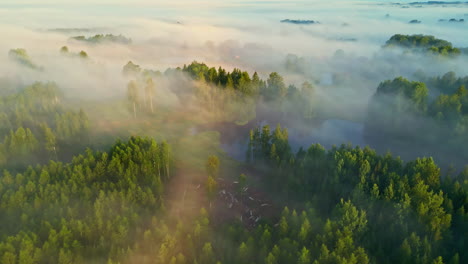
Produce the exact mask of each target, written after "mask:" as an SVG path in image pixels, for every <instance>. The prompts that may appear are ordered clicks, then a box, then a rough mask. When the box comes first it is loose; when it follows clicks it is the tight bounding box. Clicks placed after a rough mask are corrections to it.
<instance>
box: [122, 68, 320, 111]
mask: <svg viewBox="0 0 468 264" xmlns="http://www.w3.org/2000/svg"><path fill="white" fill-rule="evenodd" d="M123 74H124V75H126V76H128V77H131V78H132V80H131V81H130V82H129V84H128V87H127V91H128V92H127V96H128V101H129V106H130V107H129V108H130V111H131V112H132V113H133V114H134V116H137V113H138V112H139V111H140V109H150V111H151V113H153V112H154V110H153V105H152V104H153V103H152V102H153V98H154V94H155V92H154V91H155V85H154V84H155V82H158V81H162V80H161V77H165V78H167V79H170V80H171V81H173V80H174V79H176V78H178V79H184V75H183V74H187V75H188V76H189V77H190V78H191V79H193V80H195V81H196V82H195V83H192V84H190V83H177V84H178V85H179V86H181V85H182V86H186V87H185V89H181V88H180V87H172V88H173V89H174V90H173V91H174V92H175V93H176V94H177V96H179V97H182V98H181V101H184V102H185V104H186V105H190V103H196V104H197V105H199V106H203V107H204V108H206V110H207V111H209V112H210V113H212V114H213V113H214V114H217V115H221V116H224V117H225V118H227V119H228V120H236V119H237V120H238V119H246V116H247V117H248V118H252V117H253V116H255V112H256V110H257V108H258V105H259V104H260V105H262V106H264V105H267V106H268V107H269V110H271V111H274V112H278V113H281V114H289V115H290V116H294V117H299V118H304V119H312V118H314V117H316V111H317V109H316V107H314V104H315V103H316V101H314V99H315V96H314V95H315V90H314V87H313V85H312V84H310V83H309V82H304V83H303V84H302V85H301V87H299V88H298V87H296V86H295V85H289V86H287V85H286V84H285V81H284V79H283V77H282V76H281V75H279V74H278V73H276V72H273V73H271V74H270V75H269V76H268V79H267V80H266V81H265V80H262V79H260V77H259V74H258V73H257V72H255V73H253V74H252V76H250V75H249V73H248V72H246V71H241V70H240V69H237V68H235V69H233V70H232V72H228V71H227V70H225V69H223V68H221V67H219V68H218V69H216V68H214V67H211V68H210V67H208V66H207V65H206V64H204V63H199V62H196V61H195V62H192V63H191V64H189V65H184V67H183V68H176V69H167V70H166V71H165V72H164V74H162V73H161V72H155V71H150V70H146V69H145V70H144V69H142V68H141V67H140V66H139V65H136V64H134V63H133V62H131V61H130V62H128V63H127V64H126V65H125V66H124V67H123ZM171 81H170V82H171ZM141 94H143V95H144V96H141ZM187 94H189V95H195V98H196V100H197V101H196V102H192V101H191V98H192V97H191V96H187ZM187 101H188V102H187ZM146 112H147V111H146ZM226 116H227V117H226ZM248 118H247V119H248Z"/></svg>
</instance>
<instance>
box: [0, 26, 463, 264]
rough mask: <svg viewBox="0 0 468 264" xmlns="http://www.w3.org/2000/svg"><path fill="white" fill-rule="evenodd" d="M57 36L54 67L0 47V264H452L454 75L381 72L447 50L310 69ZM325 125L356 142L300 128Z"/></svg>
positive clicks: (458, 213) (439, 58) (110, 39)
mask: <svg viewBox="0 0 468 264" xmlns="http://www.w3.org/2000/svg"><path fill="white" fill-rule="evenodd" d="M304 21H305V22H307V21H308V20H289V21H286V22H288V23H293V24H304V23H303V22H304ZM182 26H183V25H182V23H180V22H178V21H177V22H171V27H174V28H176V27H177V28H181V27H182ZM282 26H288V25H282ZM299 26H300V25H299ZM299 26H297V27H299ZM316 26H317V27H318V26H321V24H320V23H317V25H316ZM347 26H349V24H347V25H346V27H347ZM289 27H292V26H291V25H289V26H288V28H289ZM314 27H315V26H314ZM343 27H345V25H343ZM301 30H304V29H303V28H302V29H301ZM56 31H57V30H56ZM58 31H59V32H58V33H60V31H64V32H62V33H67V34H69V33H73V34H78V33H77V32H94V31H96V30H81V29H79V28H76V29H74V30H71V32H70V31H68V30H65V29H64V30H58ZM58 33H57V32H55V33H54V34H58ZM92 34H95V33H92ZM132 37H133V36H132ZM63 39H65V38H63ZM136 41H137V42H138V39H136ZM160 41H161V39H158V38H155V39H151V40H148V42H156V43H160ZM454 43H455V42H454ZM56 44H57V46H56V47H54V49H53V50H52V51H51V52H50V53H49V54H46V55H45V56H49V57H53V58H54V59H56V60H57V61H58V62H57V64H52V65H51V64H47V63H45V61H41V58H42V59H43V58H44V57H40V56H35V55H34V52H38V51H37V50H36V49H31V53H28V51H29V50H30V49H28V51H27V50H26V49H24V48H18V49H11V50H10V51H9V52H8V53H5V55H8V56H7V57H8V58H9V60H10V61H11V62H12V64H11V67H12V68H15V67H16V68H18V69H20V72H22V73H24V75H25V76H26V77H25V78H20V77H18V78H16V79H15V78H14V77H12V75H8V74H6V75H5V77H1V76H0V222H1V223H2V225H0V263H1V264H46V263H60V264H72V263H77V264H81V263H83V264H84V263H91V264H93V263H107V264H117V263H119V264H126V263H128V264H133V263H142V264H145V263H148V264H149V263H161V264H167V263H170V264H189V263H190V264H192V263H193V264H238V263H241V264H244V263H245V264H247V263H256V264H262V263H265V264H280V263H298V264H367V263H384V264H386V263H388V264H390V263H405V264H406V263H408V264H410V263H415V264H425V263H429V264H443V263H445V264H461V263H467V262H468V247H467V243H468V241H467V238H468V212H467V211H468V166H466V165H468V162H467V161H468V151H467V150H466V147H465V146H467V145H468V136H467V135H468V90H467V88H466V87H468V76H465V77H463V74H461V75H460V73H459V72H460V71H455V70H454V71H445V68H442V67H441V68H442V69H444V71H443V72H440V71H439V72H438V74H433V71H429V70H426V71H424V70H425V69H422V70H419V68H418V70H415V71H414V72H408V73H407V74H400V73H401V72H402V71H403V70H402V71H398V70H395V68H392V67H391V66H389V65H391V62H392V61H394V60H396V61H398V60H399V59H403V58H404V60H405V61H404V62H406V60H413V59H414V58H424V59H427V60H431V62H440V63H441V64H442V63H446V62H449V64H450V63H452V62H454V61H456V62H459V61H457V60H461V58H464V57H463V56H464V55H463V53H462V50H463V49H459V48H456V47H454V46H453V45H452V43H450V42H448V41H445V40H442V39H438V38H435V37H433V36H430V35H401V34H397V35H393V36H392V37H391V38H390V39H389V40H388V41H387V42H386V43H385V45H384V46H380V45H381V44H382V43H380V45H379V46H378V51H377V55H375V56H374V57H373V58H370V59H367V58H362V57H359V56H357V59H356V57H352V56H353V55H349V54H346V53H345V52H344V51H343V50H337V51H336V52H335V53H334V55H332V56H331V57H330V61H332V62H330V64H327V66H326V67H325V66H324V68H327V67H328V68H331V69H332V70H329V69H326V70H324V71H328V70H329V71H330V72H327V73H329V74H317V75H314V74H310V72H311V70H310V69H308V67H309V66H308V65H310V63H312V64H313V63H317V64H318V65H319V66H318V67H321V66H322V65H321V64H320V63H321V62H323V61H325V60H326V58H320V59H317V61H316V62H315V61H313V60H312V59H309V60H307V59H305V58H304V57H301V56H296V55H293V54H288V55H286V60H283V59H282V60H281V61H282V62H284V64H285V65H281V67H277V65H275V66H274V67H271V68H273V69H279V70H277V71H274V70H271V71H270V70H268V71H267V70H264V69H263V68H262V67H258V68H259V70H258V71H255V70H252V69H255V67H256V65H253V66H252V67H251V68H246V69H245V70H244V69H242V68H243V67H241V66H242V63H241V56H238V55H235V56H233V57H234V58H235V61H236V62H237V61H239V62H238V63H237V64H236V63H233V65H239V66H235V67H234V66H232V65H228V66H217V67H213V66H211V65H210V66H209V65H208V64H205V63H203V62H199V61H193V62H191V63H189V64H184V65H183V63H184V62H190V61H191V60H192V59H190V60H184V61H183V62H182V63H180V67H177V66H174V65H173V63H167V61H164V60H161V62H157V61H156V60H155V61H154V62H153V61H151V63H147V61H146V63H141V62H140V61H138V59H139V60H141V61H145V60H144V58H142V57H145V56H151V54H150V53H151V52H147V53H146V54H144V55H142V56H136V55H135V54H136V53H138V51H141V50H143V48H142V46H143V44H141V43H138V44H134V43H133V41H132V39H130V38H127V37H125V36H123V35H114V34H96V35H94V36H93V35H91V36H90V37H85V36H76V37H71V38H70V35H66V40H65V41H61V42H57V43H56ZM65 44H66V45H67V46H65ZM89 44H99V45H89ZM114 44H124V45H114ZM106 45H108V46H106ZM139 45H142V46H139ZM190 45H191V44H186V43H184V45H182V46H181V47H176V48H175V49H174V50H176V51H177V52H178V51H179V49H180V50H184V51H185V50H188V49H190ZM210 45H211V44H207V46H208V47H211V46H210ZM213 45H214V44H213ZM83 46H85V47H86V52H85V51H84V50H83ZM246 46H247V47H250V48H252V47H253V45H251V46H248V45H246ZM60 47H61V48H60ZM69 47H70V48H69ZM109 47H112V48H116V49H117V50H118V51H119V56H113V57H112V59H115V61H118V62H119V63H115V64H114V62H115V61H112V62H102V61H100V60H99V58H100V55H101V54H100V53H106V52H108V50H106V49H107V48H109ZM213 47H214V46H213ZM110 49H111V48H109V50H110ZM174 50H171V51H172V52H174ZM201 50H202V51H203V52H206V49H201ZM221 50H222V49H221ZM395 50H396V51H401V50H403V52H402V53H401V54H398V55H395V54H393V55H392V52H393V51H395ZM78 51H79V52H78ZM88 51H89V56H88V53H87V52H88ZM237 51H238V50H236V52H237ZM233 54H237V53H234V52H233ZM407 55H410V56H407ZM158 56H159V55H158ZM158 56H156V57H158ZM386 56H388V58H386V60H385V61H384V62H385V63H382V64H383V66H382V67H383V68H384V70H382V71H385V74H383V73H381V72H377V71H376V72H371V71H370V69H371V68H374V66H375V65H377V64H378V63H381V62H382V61H380V60H381V59H382V58H383V57H386ZM161 57H162V56H161ZM76 58H80V59H76ZM129 58H131V59H132V60H131V61H129ZM151 58H152V59H153V57H151ZM349 58H353V60H352V61H353V63H356V64H353V65H351V66H350V65H347V66H346V67H348V68H359V66H362V65H367V66H366V67H367V68H364V69H363V70H362V72H359V74H361V75H362V76H358V77H356V76H354V75H355V73H356V72H355V71H353V70H354V69H350V70H349V72H346V71H345V70H343V69H347V68H339V67H340V65H341V64H343V63H344V62H345V64H346V63H348V64H349V61H347V60H348V59H349ZM321 60H322V61H321ZM127 61H128V62H127ZM311 61H312V62H311ZM122 62H123V63H122ZM125 62H126V64H125ZM60 63H64V64H60ZM106 63H108V64H110V65H112V66H111V67H109V68H106V67H107V66H108V65H107V64H106ZM153 63H154V64H153ZM158 63H160V64H158ZM166 64H167V65H172V66H170V67H167V66H165V67H167V68H166V69H165V70H162V68H160V69H158V68H157V67H156V66H154V65H166ZM41 65H46V66H44V67H43V66H41ZM219 65H223V64H219ZM231 66H232V67H231ZM335 66H336V69H335ZM405 66H406V65H405ZM67 67H70V68H67ZM75 67H76V68H75ZM80 67H83V68H84V69H85V70H83V68H80ZM275 67H277V68H275ZM16 68H15V69H16ZM260 68H262V69H260ZM271 68H268V69H271ZM70 69H79V70H76V71H73V73H72V74H69V75H68V73H67V72H68V71H69V70H70ZM315 69H316V68H314V70H315ZM378 69H379V70H381V69H382V68H378ZM52 71H57V73H54V74H51V72H52ZM83 72H84V73H83ZM388 72H390V73H388ZM318 75H321V76H319V77H317V76H318ZM356 75H358V74H356ZM64 76H65V77H64ZM83 76H85V77H86V78H83ZM103 76H104V77H103ZM109 76H110V77H109ZM382 76H385V78H383V77H382ZM388 76H392V77H391V78H388ZM381 77H382V78H381ZM67 78H69V79H70V80H69V79H67ZM358 78H361V79H358ZM30 79H34V80H33V81H31V80H30ZM54 79H56V81H54ZM83 79H85V80H83ZM363 79H366V80H365V81H363ZM35 80H37V81H35ZM324 80H325V81H324ZM356 80H357V81H356ZM353 85H354V86H353ZM88 86H89V87H88ZM358 86H363V87H365V88H362V87H361V88H359V87H358ZM76 87H78V89H79V90H78V91H77V89H76ZM103 87H107V88H110V89H109V90H108V91H106V92H103V93H102V94H100V93H99V92H102V91H99V92H98V90H99V89H102V90H105V89H104V88H103ZM88 88H90V89H88ZM369 91H370V92H369ZM87 92H89V93H91V95H90V96H89V97H86V96H84V94H85V93H87ZM355 97H359V100H356V98H355ZM89 98H92V99H89ZM352 100H355V101H353V102H359V103H355V104H357V105H359V107H360V108H357V107H356V106H355V105H353V104H351V103H348V102H349V101H352ZM337 109H338V110H341V111H338V110H337ZM355 109H360V112H359V113H352V112H353V111H354V110H355ZM347 117H352V118H348V119H346V118H347ZM342 127H345V129H343V130H342V131H338V130H339V128H342ZM349 127H351V128H349ZM317 128H318V129H317ZM356 131H357V132H356ZM339 132H341V133H342V134H352V133H356V134H359V133H361V134H362V142H364V143H365V144H362V143H361V142H352V141H351V142H344V141H337V140H335V141H333V142H332V143H333V144H330V145H325V144H326V143H324V144H320V143H321V142H320V137H318V136H317V137H314V136H316V135H317V134H320V135H319V136H322V137H327V136H328V138H331V139H335V137H334V136H336V135H335V134H340V133H339ZM361 134H359V135H361ZM336 138H339V137H336ZM356 138H358V139H360V138H359V137H356ZM327 143H328V142H327ZM365 145H370V146H365ZM382 146H383V147H382ZM388 146H390V147H388ZM391 147H393V148H391ZM421 149H423V150H424V151H420V150H421ZM385 150H388V151H387V152H386V151H385ZM426 150H428V151H426ZM429 150H430V151H429ZM406 152H411V154H408V155H406V156H405V157H401V156H402V155H400V153H403V154H405V153H406ZM238 153H241V156H242V157H241V158H239V157H238V155H235V154H238ZM392 153H395V154H392ZM413 153H416V154H414V155H413ZM426 153H438V154H439V156H434V157H431V156H432V155H426ZM447 153H449V154H450V155H447ZM408 156H410V157H411V158H407V157H408ZM440 156H446V158H445V159H440V158H439V157H440ZM454 156H456V157H457V158H458V159H457V160H454V159H453V157H454ZM460 160H461V162H460Z"/></svg>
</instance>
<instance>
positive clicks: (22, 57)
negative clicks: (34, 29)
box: [8, 49, 43, 70]
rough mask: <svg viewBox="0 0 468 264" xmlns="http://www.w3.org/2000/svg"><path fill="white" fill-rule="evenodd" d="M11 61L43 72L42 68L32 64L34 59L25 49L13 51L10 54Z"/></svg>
mask: <svg viewBox="0 0 468 264" xmlns="http://www.w3.org/2000/svg"><path fill="white" fill-rule="evenodd" d="M8 55H9V57H10V59H12V60H14V61H16V62H18V63H19V64H21V65H24V66H26V67H28V68H30V69H33V70H43V68H42V67H40V66H38V65H36V64H35V63H33V62H32V59H31V58H30V57H29V55H28V53H27V51H26V50H25V49H12V50H10V52H8Z"/></svg>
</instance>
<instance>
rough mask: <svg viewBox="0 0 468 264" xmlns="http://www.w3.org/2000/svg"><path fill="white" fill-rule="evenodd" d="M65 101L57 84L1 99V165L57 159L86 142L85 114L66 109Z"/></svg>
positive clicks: (38, 84)
mask: <svg viewBox="0 0 468 264" xmlns="http://www.w3.org/2000/svg"><path fill="white" fill-rule="evenodd" d="M63 100H64V98H63V96H62V94H61V92H60V90H59V89H58V87H57V85H56V84H55V83H34V84H33V85H30V86H27V87H25V88H23V89H21V90H18V91H17V92H13V93H9V94H5V95H3V96H1V97H0V138H2V139H3V141H1V144H0V165H2V166H6V165H8V166H9V167H15V166H16V165H20V164H23V165H27V164H30V162H38V161H47V160H48V159H57V157H58V154H65V153H72V152H73V149H76V148H77V146H76V145H78V146H82V145H83V143H84V142H86V140H87V134H88V129H89V121H88V118H87V116H86V114H85V113H84V112H83V111H82V110H80V111H78V112H76V111H73V110H70V109H67V108H66V107H65V106H64V104H63ZM80 142H81V143H80ZM73 145H75V146H73Z"/></svg>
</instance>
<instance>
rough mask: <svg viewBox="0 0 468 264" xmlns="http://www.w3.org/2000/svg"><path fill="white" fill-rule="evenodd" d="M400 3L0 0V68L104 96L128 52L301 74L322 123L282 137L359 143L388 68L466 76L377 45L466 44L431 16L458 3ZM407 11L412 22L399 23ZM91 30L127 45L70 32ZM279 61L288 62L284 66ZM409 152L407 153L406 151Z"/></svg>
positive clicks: (164, 91) (118, 84)
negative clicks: (419, 37)
mask: <svg viewBox="0 0 468 264" xmlns="http://www.w3.org/2000/svg"><path fill="white" fill-rule="evenodd" d="M409 2H410V1H404V2H401V4H395V3H389V2H388V1H344V0H343V1H337V0H334V1H327V2H324V1H288V2H287V3H284V1H188V0H186V1H171V3H168V2H167V1H145V0H142V1H124V0H120V1H110V0H109V1H100V2H99V4H95V1H91V0H90V1H80V2H79V3H78V2H76V1H71V0H70V1H53V0H50V1H33V0H24V1H23V0H21V1H16V0H15V1H13V0H6V1H5V0H4V1H2V3H1V4H0V31H1V32H2V33H3V35H4V38H3V40H2V42H1V43H0V72H1V76H0V77H2V78H7V79H11V80H13V81H14V82H15V83H17V86H21V85H27V84H30V83H33V82H35V81H54V82H56V83H57V84H58V85H59V86H60V87H61V89H63V90H64V91H65V93H66V95H67V96H68V97H70V98H74V99H85V100H107V99H110V98H125V93H126V87H127V83H128V80H129V79H128V78H127V77H124V76H123V75H122V74H121V73H122V67H123V66H124V65H125V64H126V63H127V62H128V61H132V62H134V63H136V64H138V65H140V66H141V67H142V68H143V69H150V70H159V71H161V72H164V71H165V70H166V69H167V68H175V67H182V66H183V65H184V64H189V63H190V62H192V61H199V62H204V63H206V64H207V65H208V66H214V67H218V66H222V67H224V68H226V69H228V70H232V69H233V68H240V69H242V70H246V71H248V72H249V73H251V74H252V73H253V72H258V73H259V74H260V76H261V77H262V78H263V79H266V78H267V77H268V74H269V73H270V72H273V71H276V72H278V73H280V74H281V75H282V76H284V77H285V82H286V84H295V85H296V86H298V87H299V86H300V84H302V83H303V82H304V81H309V82H311V83H313V84H314V86H315V89H316V96H317V102H319V103H317V105H318V107H319V108H320V109H319V111H320V113H322V115H323V116H322V119H324V120H325V122H322V123H320V124H317V123H314V124H303V123H291V122H290V123H288V124H287V126H288V128H289V129H290V130H291V131H292V132H291V133H290V137H291V142H294V143H295V145H304V146H307V145H310V144H312V143H317V142H318V143H322V144H324V145H325V146H331V145H334V144H336V145H340V144H342V143H351V144H355V145H360V146H363V145H366V144H367V142H365V140H364V139H363V135H362V133H363V132H362V130H363V129H362V126H363V125H362V122H363V121H364V120H365V119H366V113H367V105H368V101H369V99H370V98H371V96H372V95H373V94H374V92H375V90H376V88H377V86H378V85H379V83H380V82H382V81H384V80H387V79H393V78H395V77H398V76H403V77H406V78H409V79H415V77H414V76H415V75H414V74H415V73H416V72H418V71H422V72H424V73H425V74H426V75H427V76H439V75H443V74H444V73H446V72H448V71H454V72H456V73H457V75H458V76H465V75H468V67H467V66H468V65H467V62H466V57H464V56H461V57H459V58H457V59H436V58H431V57H427V56H424V55H417V54H416V55H408V56H402V55H401V54H402V53H403V51H398V50H392V51H383V50H382V45H384V43H385V41H386V40H388V39H389V38H390V37H391V36H392V35H394V34H428V35H434V36H436V37H438V38H441V39H446V40H447V41H450V42H452V43H453V45H454V46H455V47H468V39H466V37H465V35H466V29H465V24H464V23H448V22H445V23H444V22H439V21H438V20H439V19H450V18H456V19H461V18H464V17H466V16H465V14H466V13H468V11H467V10H468V9H467V7H468V6H467V5H464V4H460V5H445V6H440V5H428V4H421V5H408V3H409ZM283 19H310V20H315V21H319V22H320V24H313V25H294V24H287V23H280V20H283ZM413 19H416V20H420V21H421V23H420V24H410V23H409V21H410V20H413ZM95 34H115V35H119V34H122V35H123V36H125V37H128V38H131V39H132V43H131V44H128V45H123V44H116V43H102V44H89V43H86V42H79V41H74V40H70V37H72V36H77V35H84V36H86V37H89V36H93V35H95ZM62 46H67V47H68V48H69V50H70V52H71V53H72V54H77V53H78V52H80V51H85V52H86V53H87V54H88V56H89V58H88V59H86V60H83V59H80V58H78V57H77V56H63V55H62V54H60V52H59V49H60V48H61V47H62ZM14 48H24V49H26V50H27V52H28V55H29V56H30V58H31V61H33V62H34V63H35V64H37V65H39V66H41V67H43V70H41V71H38V70H34V69H28V68H26V67H24V66H23V65H21V64H18V63H17V62H15V61H13V60H11V59H10V58H9V57H8V51H9V50H10V49H14ZM338 50H340V51H339V52H337V51H338ZM291 58H292V61H293V66H294V67H293V69H292V68H291V67H290V66H291V65H289V66H288V60H289V62H291ZM336 76H339V77H340V78H341V79H340V80H341V81H339V80H337V79H336ZM161 82H163V83H164V82H166V85H162V86H161V87H160V88H159V89H160V94H159V102H161V103H163V102H166V103H167V102H170V103H167V104H168V105H172V106H178V107H181V106H182V105H181V104H180V101H179V99H178V94H177V92H176V91H174V89H170V88H169V87H170V86H171V84H169V83H170V82H171V81H170V80H165V81H161ZM186 82H187V83H189V81H186ZM172 86H173V85H172ZM161 98H163V99H161ZM192 110H193V109H192ZM192 110H190V111H192ZM187 111H188V110H187ZM262 119H264V117H262V116H257V118H256V120H254V122H257V123H261V122H268V123H269V124H270V125H271V126H275V123H277V122H279V121H281V119H280V118H278V119H276V120H275V119H274V118H273V119H270V120H262ZM327 120H328V121H327ZM207 122H209V120H207ZM295 131H300V132H297V133H296V132H295ZM299 135H301V136H299ZM243 136H244V137H245V136H246V135H243ZM381 149H382V151H383V152H384V151H385V150H390V151H392V152H394V153H396V154H397V155H403V156H405V155H404V154H405V153H406V150H403V149H392V148H391V146H384V147H382V148H381ZM436 149H437V148H436ZM411 153H412V154H411V155H418V154H417V151H416V153H413V152H411ZM411 155H409V156H411ZM236 156H238V155H236ZM406 156H407V157H408V158H409V156H408V155H406Z"/></svg>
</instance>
